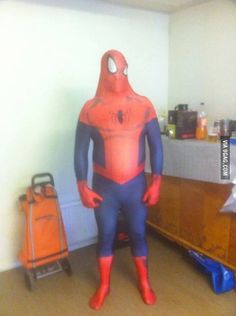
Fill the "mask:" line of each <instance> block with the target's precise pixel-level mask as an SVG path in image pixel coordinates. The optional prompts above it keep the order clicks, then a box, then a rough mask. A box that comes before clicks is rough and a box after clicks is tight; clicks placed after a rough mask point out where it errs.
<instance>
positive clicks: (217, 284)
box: [188, 250, 236, 294]
mask: <svg viewBox="0 0 236 316" xmlns="http://www.w3.org/2000/svg"><path fill="white" fill-rule="evenodd" d="M188 253H189V255H190V256H191V257H192V258H193V259H194V260H195V261H196V263H197V264H198V265H199V266H200V267H201V268H202V269H203V271H204V272H205V273H207V274H210V276H211V281H212V287H213V290H214V292H215V293H216V294H221V293H224V292H228V291H231V290H233V289H235V288H236V280H235V275H234V273H233V271H231V270H229V269H228V268H226V267H225V266H224V265H222V264H221V263H219V262H217V261H214V260H212V259H209V258H207V257H205V256H203V255H201V254H199V253H197V252H195V251H193V250H189V251H188Z"/></svg>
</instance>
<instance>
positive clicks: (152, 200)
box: [143, 175, 161, 206]
mask: <svg viewBox="0 0 236 316" xmlns="http://www.w3.org/2000/svg"><path fill="white" fill-rule="evenodd" d="M160 184H161V176H160V175H153V176H152V183H151V184H150V186H149V187H148V189H147V191H146V192H145V194H144V196H143V202H144V203H145V204H146V205H147V206H151V205H155V204H156V203H157V202H158V201H159V196H160Z"/></svg>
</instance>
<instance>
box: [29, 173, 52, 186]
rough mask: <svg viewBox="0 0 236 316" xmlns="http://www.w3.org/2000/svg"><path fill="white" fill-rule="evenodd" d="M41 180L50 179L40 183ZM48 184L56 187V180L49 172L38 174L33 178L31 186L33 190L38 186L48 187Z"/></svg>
mask: <svg viewBox="0 0 236 316" xmlns="http://www.w3.org/2000/svg"><path fill="white" fill-rule="evenodd" d="M40 178H49V179H48V180H47V181H45V179H44V181H39V179H40ZM46 184H51V185H52V186H54V180H53V176H52V174H51V173H49V172H45V173H38V174H36V175H34V176H33V177H32V180H31V186H32V188H33V189H34V188H35V187H36V186H38V185H46Z"/></svg>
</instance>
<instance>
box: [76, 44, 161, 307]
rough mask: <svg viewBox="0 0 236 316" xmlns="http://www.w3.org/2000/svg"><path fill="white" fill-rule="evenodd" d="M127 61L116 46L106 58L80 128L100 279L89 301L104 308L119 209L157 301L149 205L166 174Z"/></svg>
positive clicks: (79, 157)
mask: <svg viewBox="0 0 236 316" xmlns="http://www.w3.org/2000/svg"><path fill="white" fill-rule="evenodd" d="M127 68H128V65H127V62H126V60H125V58H124V56H123V55H122V54H121V53H120V52H118V51H115V50H110V51H108V52H106V53H105V54H104V55H103V57H102V62H101V74H100V79H99V84H98V88H97V92H96V95H95V97H94V98H93V99H91V100H89V101H88V102H87V103H86V104H85V105H84V107H83V109H82V111H81V113H80V117H79V122H78V126H77V131H76V144H75V172H76V177H77V183H78V189H79V192H80V196H81V200H82V202H83V204H84V205H85V206H86V207H89V208H94V209H95V217H96V221H97V225H98V233H99V234H98V235H99V244H98V261H99V268H100V278H101V283H100V286H99V288H98V290H97V291H96V293H95V295H94V296H93V297H92V299H91V300H90V306H91V307H92V308H94V309H99V308H100V307H101V306H102V304H103V302H104V299H105V297H106V296H107V294H108V293H109V287H110V286H109V283H110V271H111V265H112V259H113V242H114V238H115V232H116V225H117V218H118V214H119V212H120V211H121V212H122V213H123V215H124V218H125V220H126V221H127V224H128V229H129V237H130V240H131V248H132V254H133V257H134V261H135V265H136V268H137V272H138V276H139V288H140V291H141V294H142V297H143V299H144V301H145V303H147V304H153V303H154V302H155V300H156V298H155V294H154V292H153V290H152V289H151V286H150V284H149V280H148V274H147V244H146V240H145V221H146V216H147V205H153V204H155V203H156V202H157V201H158V198H159V188H160V181H161V173H162V160H163V157H162V143H161V137H160V129H159V124H158V121H157V117H156V112H155V110H154V108H153V106H152V104H151V102H150V101H149V100H148V99H147V98H146V97H143V96H139V95H138V94H136V93H135V92H134V91H133V90H132V88H131V87H130V84H129V82H128V77H127ZM146 139H147V141H148V145H149V148H150V162H151V168H152V183H151V185H150V186H149V187H148V188H147V187H146V181H145V175H144V163H145V140H146ZM91 140H92V141H93V145H94V147H93V171H94V174H93V185H92V189H90V188H89V187H88V184H87V171H88V149H89V144H90V141H91Z"/></svg>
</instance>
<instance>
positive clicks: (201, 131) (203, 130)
mask: <svg viewBox="0 0 236 316" xmlns="http://www.w3.org/2000/svg"><path fill="white" fill-rule="evenodd" d="M206 138H207V115H206V111H205V104H204V103H203V102H202V103H200V107H199V111H198V117H197V127H196V139H198V140H204V139H206Z"/></svg>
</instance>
